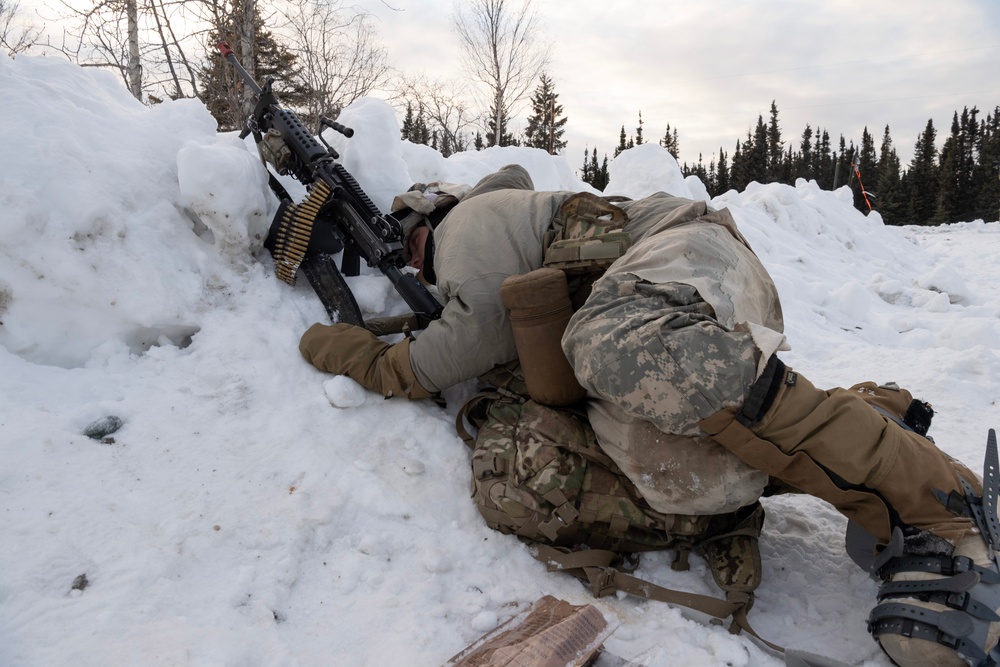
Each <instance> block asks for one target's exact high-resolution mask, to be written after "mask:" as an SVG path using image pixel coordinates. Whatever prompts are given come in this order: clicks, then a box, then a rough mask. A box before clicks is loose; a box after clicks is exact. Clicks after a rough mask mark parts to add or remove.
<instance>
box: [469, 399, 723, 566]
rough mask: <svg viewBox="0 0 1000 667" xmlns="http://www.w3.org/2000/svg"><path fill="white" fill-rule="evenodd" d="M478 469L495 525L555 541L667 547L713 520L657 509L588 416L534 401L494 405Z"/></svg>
mask: <svg viewBox="0 0 1000 667" xmlns="http://www.w3.org/2000/svg"><path fill="white" fill-rule="evenodd" d="M472 469H473V478H472V496H473V499H474V500H475V502H476V505H477V507H478V508H479V510H480V512H481V513H482V514H483V516H484V518H485V519H486V522H487V523H488V524H489V525H490V526H491V527H492V528H495V529H497V530H499V531H501V532H504V533H514V534H517V535H520V536H521V537H525V538H528V539H532V540H538V541H541V542H545V543H547V544H552V545H555V546H577V545H587V546H589V547H592V548H602V549H612V550H615V551H622V552H638V551H648V550H652V549H666V548H670V547H672V546H673V545H674V544H675V543H676V541H677V539H678V536H684V539H685V541H690V539H691V536H697V535H700V534H703V533H704V532H705V531H706V530H707V529H708V528H709V526H710V524H711V520H712V518H711V517H706V516H700V517H696V516H685V515H668V514H662V513H660V512H656V511H655V510H652V509H650V508H649V506H648V504H646V503H645V501H643V500H642V498H641V497H640V496H639V495H638V493H637V492H636V491H635V488H634V486H633V485H632V484H631V482H630V481H629V480H628V478H626V477H625V476H624V475H623V474H622V473H621V472H620V471H619V470H618V469H617V468H616V467H615V464H614V463H613V462H612V461H611V460H610V459H609V458H608V457H607V456H606V455H605V454H604V453H603V452H601V450H600V449H599V448H598V446H597V441H596V439H595V437H594V433H593V430H592V429H591V428H590V426H589V425H588V424H587V422H586V420H585V419H582V418H581V417H579V416H578V415H576V414H575V413H573V412H569V411H565V410H556V409H553V408H548V407H546V406H543V405H540V404H538V403H535V402H534V401H530V400H528V401H525V402H521V401H518V400H513V399H498V400H495V401H494V402H493V403H492V404H491V406H490V408H489V411H488V414H487V417H486V420H485V422H483V423H482V425H481V427H480V429H479V433H478V436H477V438H476V443H475V449H474V451H473V455H472Z"/></svg>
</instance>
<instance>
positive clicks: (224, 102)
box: [198, 18, 311, 132]
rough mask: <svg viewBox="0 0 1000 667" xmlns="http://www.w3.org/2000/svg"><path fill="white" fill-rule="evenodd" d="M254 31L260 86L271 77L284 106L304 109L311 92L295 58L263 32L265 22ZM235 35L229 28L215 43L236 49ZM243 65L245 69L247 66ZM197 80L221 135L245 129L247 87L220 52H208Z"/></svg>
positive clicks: (255, 64) (256, 24)
mask: <svg viewBox="0 0 1000 667" xmlns="http://www.w3.org/2000/svg"><path fill="white" fill-rule="evenodd" d="M233 20H235V18H234V19H233ZM254 31H255V35H254V50H253V55H254V63H253V67H252V71H253V72H254V73H255V75H256V77H257V82H258V84H263V82H264V81H265V80H267V78H268V77H274V79H275V81H276V82H277V83H276V85H275V88H274V92H275V94H277V96H278V98H279V99H280V100H281V103H282V105H283V106H286V107H289V108H291V109H301V108H302V106H303V105H304V103H305V101H306V100H307V99H308V97H309V96H310V95H311V91H310V89H309V87H308V86H306V85H304V84H302V83H300V82H299V77H298V69H297V67H296V65H295V61H296V56H295V55H293V54H292V53H290V52H289V51H288V49H286V48H285V47H284V46H283V45H281V44H279V43H278V42H277V40H276V39H275V37H274V35H273V34H272V33H270V32H269V31H267V30H264V24H263V21H260V20H258V21H256V22H255V24H254ZM236 35H237V33H236V29H235V27H232V28H226V29H224V31H223V32H222V33H217V34H216V38H215V39H213V43H218V42H221V41H226V42H229V43H230V44H233V45H234V46H236V45H238V41H237V39H236ZM243 65H244V67H246V66H247V63H243ZM198 78H199V83H200V87H201V93H200V96H199V97H200V99H201V101H202V102H204V104H205V106H206V107H207V108H208V111H209V113H211V114H212V116H214V117H215V120H216V121H217V122H218V123H219V131H220V132H229V131H232V130H237V129H240V128H242V127H243V123H244V121H245V120H246V116H247V114H248V113H249V111H250V110H248V109H245V108H244V104H243V101H242V99H241V97H240V91H241V90H242V89H243V87H244V83H243V80H242V79H241V78H240V76H239V74H237V73H236V71H235V69H234V68H233V66H232V65H230V64H229V63H227V62H226V61H225V59H223V57H222V54H221V53H220V52H219V50H218V49H211V50H210V51H209V54H208V60H207V62H206V63H205V65H204V66H203V67H202V68H201V70H200V71H199V76H198Z"/></svg>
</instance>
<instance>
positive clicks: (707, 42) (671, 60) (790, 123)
mask: <svg viewBox="0 0 1000 667" xmlns="http://www.w3.org/2000/svg"><path fill="white" fill-rule="evenodd" d="M512 1H513V2H514V3H515V4H518V3H519V0H512ZM366 5H367V7H366V8H368V9H369V10H370V11H372V12H373V13H374V14H375V15H376V16H377V17H378V18H379V20H380V23H381V28H380V29H381V33H382V38H383V40H384V41H385V43H386V45H387V46H388V48H389V50H390V58H391V60H392V62H393V63H394V65H395V66H397V67H399V68H402V69H405V70H406V71H409V72H423V73H425V74H427V75H428V76H435V77H436V76H441V77H457V76H460V72H459V71H458V70H457V69H456V68H455V66H454V65H453V64H452V63H455V62H456V61H457V58H458V42H457V38H456V37H455V35H454V33H453V32H452V31H451V28H450V20H449V18H450V16H451V15H452V13H453V9H454V7H455V2H454V0H383V1H376V2H368V3H366ZM390 7H392V8H396V10H395V11H394V10H393V9H390ZM535 8H536V10H537V13H538V14H539V17H540V18H541V20H542V23H543V25H544V29H545V38H546V40H547V41H548V42H549V43H550V44H551V47H552V64H551V67H550V68H549V71H550V76H551V77H552V79H553V80H554V82H555V86H556V92H557V93H558V94H559V101H560V103H562V105H563V107H564V110H565V114H566V116H567V117H568V118H569V122H568V124H567V133H566V138H567V139H568V140H569V146H568V147H567V150H566V152H565V155H566V156H567V158H569V159H570V161H571V164H572V165H573V166H577V165H578V164H579V163H581V162H582V160H583V150H584V148H585V147H586V146H591V147H593V146H596V147H597V149H598V151H599V155H601V154H603V153H604V152H607V153H608V154H609V157H610V155H611V154H612V153H613V151H614V147H615V146H616V145H617V143H618V135H619V132H620V130H621V127H622V125H625V129H626V132H627V133H629V134H633V133H634V132H635V127H636V125H637V121H638V115H639V112H640V111H641V112H642V118H643V121H644V125H643V134H644V136H645V138H646V139H647V140H652V141H656V140H658V139H659V138H660V137H662V136H663V134H664V132H665V130H666V126H667V124H669V125H670V127H671V128H677V130H678V132H679V137H680V150H681V155H680V158H681V161H682V162H684V161H688V162H692V163H693V162H696V161H697V159H698V153H699V152H701V153H703V154H704V155H705V163H706V165H707V163H708V161H709V159H710V156H715V155H717V154H718V151H719V148H720V147H721V148H723V149H724V150H726V152H727V153H728V154H729V155H730V157H731V156H732V152H733V149H734V148H735V145H736V141H737V139H742V138H743V137H745V136H746V133H747V131H748V130H749V129H750V128H751V126H752V125H754V124H756V121H757V116H758V115H763V116H764V119H765V121H766V120H767V118H768V113H769V110H770V105H771V101H772V100H774V101H775V102H776V103H777V107H778V111H779V123H780V125H781V128H782V132H783V137H784V139H785V141H786V145H787V142H789V141H792V142H794V145H795V146H796V148H797V147H798V142H799V140H800V137H801V134H802V131H803V130H804V129H805V126H806V124H807V123H808V124H809V125H811V126H812V127H813V128H814V129H815V128H816V127H821V128H823V129H826V130H827V131H828V132H829V133H830V135H831V139H832V141H834V142H835V143H836V142H838V141H839V137H840V135H841V134H843V135H844V136H845V137H846V138H847V140H848V141H850V140H852V139H853V140H854V142H855V143H856V144H860V141H861V134H862V130H863V129H864V128H865V127H866V126H867V127H868V130H869V132H871V133H872V134H873V135H875V137H876V141H877V143H876V148H877V147H878V145H879V142H880V141H881V136H882V132H883V130H884V128H885V126H886V125H889V127H890V132H891V135H892V138H893V141H894V144H895V145H896V147H897V151H898V152H899V155H900V158H901V159H902V161H903V163H904V164H906V163H908V162H909V161H910V159H911V158H912V157H913V143H914V140H915V139H916V137H917V135H918V134H919V133H920V132H922V131H923V129H924V127H925V126H926V124H927V120H928V119H933V120H934V125H935V127H936V128H938V130H939V136H940V133H941V132H944V133H947V132H948V130H949V128H950V125H951V118H952V114H953V113H954V112H955V111H956V110H958V111H959V112H960V111H961V110H962V108H963V107H965V106H968V107H970V108H971V107H972V106H978V107H979V109H980V110H982V111H984V115H985V111H986V110H992V109H993V108H994V107H996V106H997V105H1000V74H998V70H1000V67H998V61H1000V2H997V0H948V1H947V2H945V1H942V0H827V1H825V2H817V1H806V0H752V1H751V0H687V1H685V2H677V1H675V0H655V1H651V0H535Z"/></svg>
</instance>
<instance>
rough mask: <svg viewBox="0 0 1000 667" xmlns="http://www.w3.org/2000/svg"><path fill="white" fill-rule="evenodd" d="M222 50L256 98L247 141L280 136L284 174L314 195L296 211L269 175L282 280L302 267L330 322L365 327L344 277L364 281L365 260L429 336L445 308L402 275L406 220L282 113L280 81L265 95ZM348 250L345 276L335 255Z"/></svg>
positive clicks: (271, 244) (272, 245)
mask: <svg viewBox="0 0 1000 667" xmlns="http://www.w3.org/2000/svg"><path fill="white" fill-rule="evenodd" d="M219 51H220V52H221V53H222V56H223V57H224V58H225V59H226V60H228V61H229V62H230V64H232V66H233V67H235V68H236V71H237V72H238V73H239V74H240V76H241V77H242V78H243V81H244V83H245V84H246V85H247V86H248V87H249V88H250V90H252V91H253V93H254V95H255V97H256V105H255V106H254V110H253V113H252V114H251V115H250V117H249V118H247V121H246V125H245V127H244V129H243V132H242V134H241V135H240V137H241V138H244V137H246V136H247V135H248V134H250V133H253V135H254V139H255V140H256V141H257V144H258V146H261V142H262V141H265V142H266V137H265V135H268V134H271V135H274V134H275V133H277V134H278V135H280V138H281V140H282V142H283V143H284V146H286V147H287V150H288V151H289V152H290V155H288V156H287V165H284V164H283V168H282V171H281V173H282V174H285V173H287V174H290V175H291V176H292V177H293V178H295V179H296V180H298V181H299V182H301V183H302V184H303V185H305V186H306V188H307V191H308V195H307V196H306V198H305V199H304V200H303V201H302V202H301V203H299V204H295V203H293V202H292V199H291V197H290V196H289V195H288V192H287V191H286V190H285V188H284V187H283V186H282V185H281V183H280V182H279V181H278V180H277V179H276V178H275V177H274V175H273V174H270V173H269V176H270V179H269V183H270V186H271V189H272V190H273V191H274V193H275V195H277V197H278V199H279V200H280V202H281V204H280V206H279V208H278V212H277V213H276V214H275V216H274V220H273V221H272V222H271V227H270V230H269V232H268V236H267V240H266V241H265V243H264V247H266V248H267V249H268V250H269V251H270V253H271V257H272V258H273V259H274V264H275V271H276V273H277V275H278V277H279V278H280V279H281V280H283V281H285V282H287V283H288V284H290V285H292V284H294V283H295V277H296V274H297V272H298V270H299V269H300V268H301V269H302V272H303V273H304V274H305V275H306V278H308V280H309V284H310V285H312V287H313V289H314V290H315V291H316V294H317V295H318V296H319V298H320V300H321V301H322V302H323V305H324V307H325V308H326V310H327V312H328V313H329V314H330V318H331V319H334V320H336V321H339V322H347V323H349V324H356V325H359V326H365V322H364V320H363V319H362V317H361V311H360V309H359V308H358V304H357V301H356V300H355V299H354V294H353V293H352V292H351V290H350V288H348V286H347V283H346V282H345V281H344V276H356V275H358V273H359V272H360V266H361V263H360V259H362V258H363V259H364V260H365V262H366V263H367V265H368V266H369V267H372V268H377V269H378V270H379V271H381V272H382V273H383V274H384V275H385V276H386V277H387V278H388V279H389V281H390V282H391V283H392V286H393V287H394V288H395V289H396V291H397V292H398V293H399V295H400V296H402V297H403V300H404V301H405V302H406V304H407V305H408V306H409V307H410V309H411V310H412V311H413V318H406V319H407V320H408V321H409V322H413V324H415V326H414V327H413V328H419V329H422V328H424V327H426V326H427V324H428V323H430V322H431V321H432V320H435V319H437V318H438V317H440V315H441V304H440V303H439V302H438V301H437V299H435V298H434V296H433V295H432V294H431V293H430V292H428V291H427V289H426V288H425V287H424V286H423V284H421V283H420V282H419V281H418V280H417V279H416V278H415V277H414V276H413V275H412V274H410V273H405V272H403V271H402V268H403V267H404V266H405V261H404V260H403V243H402V241H403V232H402V227H401V225H400V223H399V221H398V220H396V219H395V218H393V217H390V216H386V215H383V214H382V213H380V212H379V210H378V209H377V208H376V207H375V205H374V204H373V203H372V201H371V199H369V198H368V195H367V194H365V192H364V190H362V189H361V186H360V185H358V182H357V181H356V180H354V177H353V176H351V174H350V173H348V171H347V170H346V169H345V168H344V166H343V165H342V164H340V163H338V162H337V159H338V158H339V157H340V156H339V155H338V154H337V151H335V150H334V149H333V148H332V147H331V146H330V145H329V144H328V143H327V142H326V140H325V139H323V138H322V135H320V141H322V145H321V144H320V141H317V140H316V138H315V137H314V136H313V135H312V134H311V133H310V132H309V131H308V130H307V129H306V127H305V125H303V123H302V121H301V120H299V117H298V116H296V115H295V113H294V112H292V111H291V110H289V109H283V108H282V107H281V106H280V104H279V103H278V99H277V97H276V96H275V94H274V92H273V91H272V89H271V87H272V85H273V83H274V80H273V79H271V78H268V80H267V81H266V83H265V84H264V87H263V88H261V87H260V86H259V85H257V82H256V81H254V80H253V77H251V76H250V74H249V73H248V72H247V71H246V70H245V69H244V68H243V66H242V65H241V64H240V62H239V60H237V59H236V54H235V53H233V50H232V48H230V46H229V44H228V43H226V42H221V43H220V44H219ZM323 127H328V128H330V129H332V130H335V131H337V132H339V133H341V134H343V135H344V136H345V137H348V138H350V137H351V136H352V135H353V134H354V130H352V129H351V128H349V127H345V126H344V125H341V124H340V123H337V122H335V121H333V120H330V119H329V118H323V119H321V120H320V130H321V131H322V128H323ZM341 251H343V255H342V259H341V268H340V270H339V271H338V270H337V267H336V263H335V261H334V257H333V256H334V255H335V254H336V253H338V252H341ZM372 324H375V323H372ZM407 326H412V325H409V324H408V325H407ZM369 328H370V329H373V330H375V331H376V333H388V332H389V331H391V330H392V326H391V325H386V324H385V322H384V321H383V322H381V323H380V324H377V325H376V326H374V327H373V326H369ZM397 330H398V329H397Z"/></svg>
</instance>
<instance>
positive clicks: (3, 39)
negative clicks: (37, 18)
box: [0, 0, 42, 55]
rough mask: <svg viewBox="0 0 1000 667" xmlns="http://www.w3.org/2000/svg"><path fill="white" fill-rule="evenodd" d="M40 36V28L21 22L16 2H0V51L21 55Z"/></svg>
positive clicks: (19, 10) (9, 0) (8, 0)
mask: <svg viewBox="0 0 1000 667" xmlns="http://www.w3.org/2000/svg"><path fill="white" fill-rule="evenodd" d="M41 34H42V29H41V28H39V27H38V26H36V25H34V24H31V23H26V22H24V21H23V20H22V18H21V8H20V5H19V4H18V3H17V2H16V1H11V0H0V49H3V50H4V51H6V52H7V53H8V54H9V55H14V54H15V53H22V52H24V51H27V50H28V49H30V48H31V47H32V46H34V44H35V41H36V40H37V39H38V37H39V36H40V35H41Z"/></svg>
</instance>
